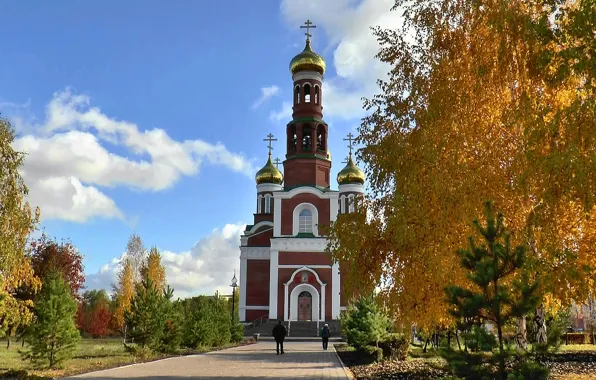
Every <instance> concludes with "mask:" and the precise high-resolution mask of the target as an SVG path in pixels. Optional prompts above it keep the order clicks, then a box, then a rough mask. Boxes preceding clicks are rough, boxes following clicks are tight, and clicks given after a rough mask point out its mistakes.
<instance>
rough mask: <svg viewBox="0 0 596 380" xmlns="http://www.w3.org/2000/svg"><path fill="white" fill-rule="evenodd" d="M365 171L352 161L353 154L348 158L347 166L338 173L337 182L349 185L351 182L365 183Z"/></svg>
mask: <svg viewBox="0 0 596 380" xmlns="http://www.w3.org/2000/svg"><path fill="white" fill-rule="evenodd" d="M364 179H365V177H364V172H363V171H362V170H360V168H359V167H358V166H356V165H355V164H354V161H352V155H350V157H349V158H348V163H347V164H346V166H345V167H344V168H343V169H342V170H341V171H340V172H339V173H337V183H338V184H340V185H347V184H350V183H359V184H361V185H363V184H364Z"/></svg>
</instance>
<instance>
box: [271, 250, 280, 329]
mask: <svg viewBox="0 0 596 380" xmlns="http://www.w3.org/2000/svg"><path fill="white" fill-rule="evenodd" d="M278 258H279V251H274V250H271V259H270V263H269V265H270V267H269V319H277V286H278V278H277V277H278V268H277V264H278Z"/></svg>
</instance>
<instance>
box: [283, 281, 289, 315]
mask: <svg viewBox="0 0 596 380" xmlns="http://www.w3.org/2000/svg"><path fill="white" fill-rule="evenodd" d="M288 306H289V303H288V284H287V283H284V321H287V320H289V319H290V318H289V317H288Z"/></svg>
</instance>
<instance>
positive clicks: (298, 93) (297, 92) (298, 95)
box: [294, 85, 300, 104]
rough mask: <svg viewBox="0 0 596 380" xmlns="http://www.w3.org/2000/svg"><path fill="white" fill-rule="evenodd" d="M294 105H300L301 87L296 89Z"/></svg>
mask: <svg viewBox="0 0 596 380" xmlns="http://www.w3.org/2000/svg"><path fill="white" fill-rule="evenodd" d="M294 104H300V86H299V85H298V86H296V88H295V89H294Z"/></svg>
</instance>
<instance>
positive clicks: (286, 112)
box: [269, 102, 292, 122]
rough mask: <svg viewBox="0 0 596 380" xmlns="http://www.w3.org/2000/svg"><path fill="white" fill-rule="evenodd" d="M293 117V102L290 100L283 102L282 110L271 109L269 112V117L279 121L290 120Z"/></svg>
mask: <svg viewBox="0 0 596 380" xmlns="http://www.w3.org/2000/svg"><path fill="white" fill-rule="evenodd" d="M291 117H292V103H290V102H283V104H282V106H281V110H279V111H271V112H270V113H269V119H270V120H271V121H275V122H279V121H284V120H285V121H290V119H291Z"/></svg>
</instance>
